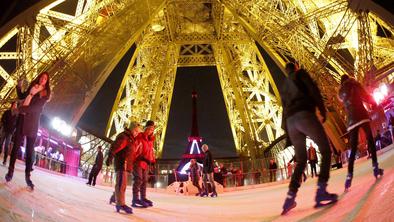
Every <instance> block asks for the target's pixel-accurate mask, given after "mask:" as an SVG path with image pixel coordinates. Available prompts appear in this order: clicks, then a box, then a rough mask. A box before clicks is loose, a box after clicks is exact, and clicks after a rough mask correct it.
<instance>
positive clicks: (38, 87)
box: [30, 84, 44, 96]
mask: <svg viewBox="0 0 394 222" xmlns="http://www.w3.org/2000/svg"><path fill="white" fill-rule="evenodd" d="M43 89H44V86H42V85H39V84H36V85H34V86H33V87H31V89H30V94H32V95H33V96H34V95H35V94H37V93H39V92H40V91H42V90H43Z"/></svg>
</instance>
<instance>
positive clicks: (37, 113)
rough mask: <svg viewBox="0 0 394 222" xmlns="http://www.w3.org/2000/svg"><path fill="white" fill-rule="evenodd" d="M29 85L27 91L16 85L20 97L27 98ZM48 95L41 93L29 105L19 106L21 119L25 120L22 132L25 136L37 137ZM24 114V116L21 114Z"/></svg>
mask: <svg viewBox="0 0 394 222" xmlns="http://www.w3.org/2000/svg"><path fill="white" fill-rule="evenodd" d="M30 88H31V87H29V88H28V89H27V90H26V91H25V92H22V91H21V89H20V88H19V87H16V93H17V95H18V98H19V99H25V98H26V97H27V96H28V95H29V93H30ZM47 101H48V97H46V96H44V97H40V93H37V94H36V95H34V96H33V98H32V99H31V101H30V104H29V105H28V106H20V107H19V108H18V110H19V112H20V114H19V117H18V118H20V120H19V121H23V129H22V133H23V135H25V136H29V137H36V136H37V131H38V127H39V125H40V117H41V113H42V111H43V109H44V105H45V104H46V103H47ZM21 115H22V116H21Z"/></svg>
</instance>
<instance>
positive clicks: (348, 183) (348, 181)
mask: <svg viewBox="0 0 394 222" xmlns="http://www.w3.org/2000/svg"><path fill="white" fill-rule="evenodd" d="M352 179H353V174H351V173H349V174H348V175H347V176H346V181H345V191H348V190H349V188H350V186H351V185H352Z"/></svg>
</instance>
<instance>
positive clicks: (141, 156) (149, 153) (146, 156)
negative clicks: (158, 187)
mask: <svg viewBox="0 0 394 222" xmlns="http://www.w3.org/2000/svg"><path fill="white" fill-rule="evenodd" d="M137 140H138V141H140V142H141V143H142V146H141V149H138V150H137V151H136V154H135V156H136V162H135V164H136V166H137V167H141V168H142V169H144V170H146V169H148V166H149V164H153V163H155V162H156V160H155V154H154V148H153V147H154V142H155V137H154V136H153V135H152V136H147V135H145V134H144V133H140V134H139V135H138V136H137Z"/></svg>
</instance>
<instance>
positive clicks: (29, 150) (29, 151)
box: [8, 117, 37, 178]
mask: <svg viewBox="0 0 394 222" xmlns="http://www.w3.org/2000/svg"><path fill="white" fill-rule="evenodd" d="M22 130H23V119H22V118H21V117H19V118H18V121H17V127H16V131H15V138H14V145H13V147H12V150H11V157H10V165H9V166H8V175H10V176H12V175H13V174H14V169H15V162H16V158H17V155H18V152H19V151H20V147H21V143H22V141H23V139H24V137H25V135H23V132H22ZM36 137H37V136H33V137H31V136H26V149H25V164H26V168H25V177H26V178H30V172H31V171H32V170H33V156H34V143H35V142H36Z"/></svg>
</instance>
